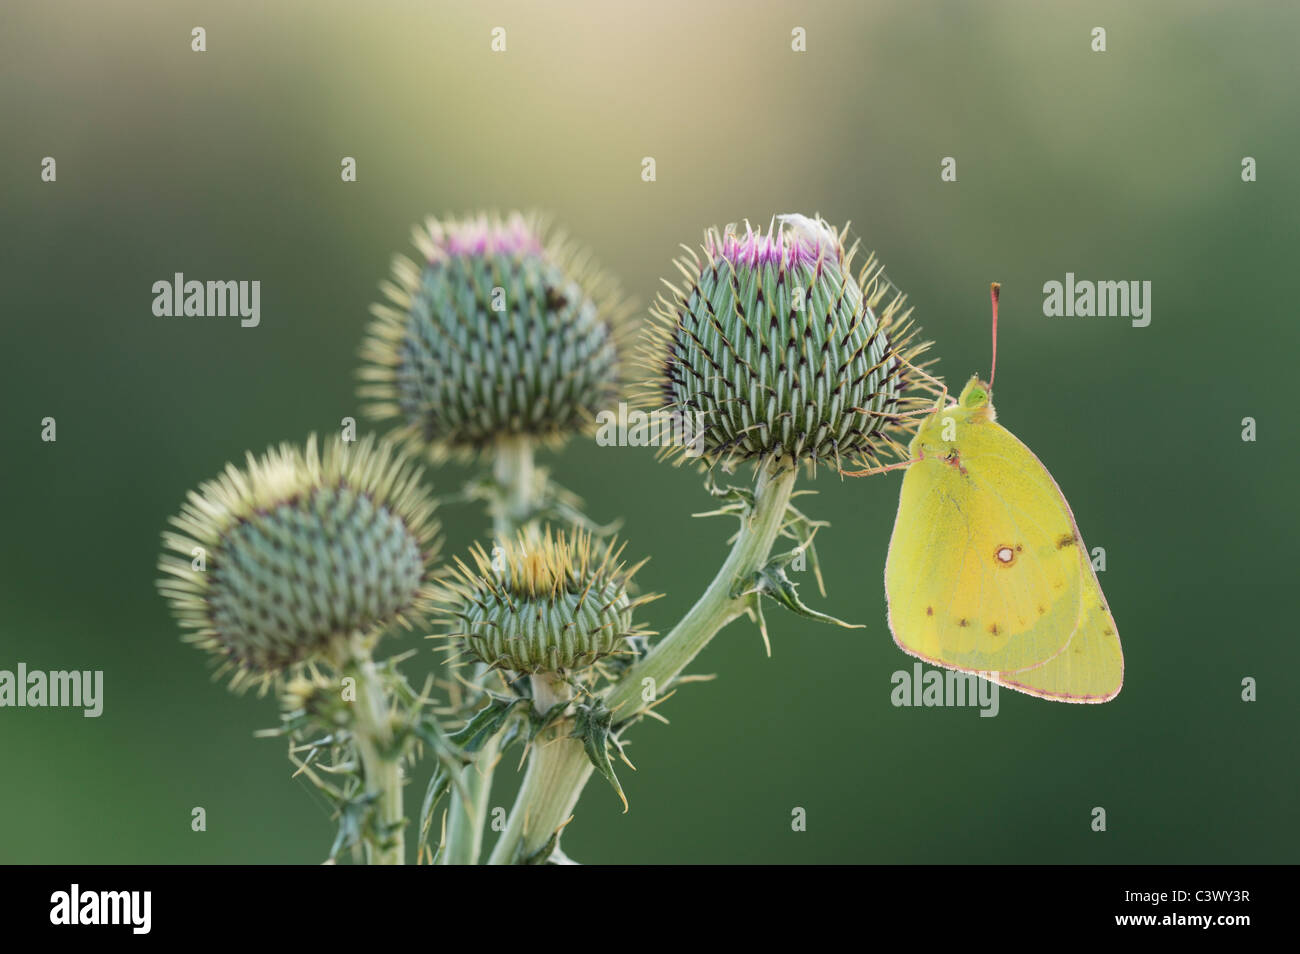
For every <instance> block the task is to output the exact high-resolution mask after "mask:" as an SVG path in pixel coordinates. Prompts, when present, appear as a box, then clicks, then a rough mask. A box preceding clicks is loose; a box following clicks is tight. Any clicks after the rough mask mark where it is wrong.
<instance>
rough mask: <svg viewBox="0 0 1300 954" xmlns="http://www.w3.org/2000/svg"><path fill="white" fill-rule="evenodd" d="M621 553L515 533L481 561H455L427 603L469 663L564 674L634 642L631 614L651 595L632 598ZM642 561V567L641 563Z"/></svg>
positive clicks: (578, 536) (584, 542) (639, 636)
mask: <svg viewBox="0 0 1300 954" xmlns="http://www.w3.org/2000/svg"><path fill="white" fill-rule="evenodd" d="M621 555H622V547H617V548H616V546H615V544H614V543H613V541H610V542H608V543H600V542H596V541H594V540H593V539H592V537H591V535H590V534H589V533H586V532H583V531H577V532H574V533H573V534H566V533H556V534H554V535H553V534H552V533H551V532H550V531H549V530H548V531H547V532H546V533H545V534H544V535H528V534H520V536H519V537H518V538H517V539H516V540H513V541H509V542H506V543H505V544H503V545H502V544H499V545H497V547H495V548H494V550H493V552H492V554H491V555H490V556H489V554H488V553H487V552H485V551H484V550H483V548H482V547H481V546H476V547H475V548H474V549H473V550H471V551H470V561H471V563H472V565H470V564H467V563H466V562H465V561H463V560H460V559H459V558H458V559H457V560H456V568H455V571H454V573H453V575H452V577H451V578H450V579H449V580H448V581H447V582H446V583H445V584H444V586H443V588H442V590H441V591H440V593H439V594H438V596H437V597H436V598H435V602H436V604H437V607H438V610H439V612H440V615H441V617H442V619H443V621H444V623H445V624H446V627H447V630H448V632H447V633H445V634H444V635H445V636H446V637H447V638H450V639H452V640H454V641H455V642H456V643H457V644H459V645H460V646H462V647H463V648H464V649H465V650H466V651H467V652H468V653H469V654H470V655H472V656H473V657H474V658H476V659H478V660H480V661H481V662H484V663H486V664H487V665H489V666H492V667H494V668H498V669H507V670H510V671H512V672H516V673H543V672H545V673H559V674H567V673H573V672H577V671H580V670H584V669H587V668H589V667H591V666H592V665H594V664H595V663H597V662H598V661H599V660H602V659H605V658H607V657H611V656H620V655H628V654H630V653H632V652H633V651H634V650H635V649H636V648H637V647H638V646H639V645H641V644H643V643H644V638H645V636H646V635H647V634H646V633H645V631H643V630H640V629H638V628H636V627H635V626H634V625H633V612H634V610H635V608H636V607H637V606H638V605H640V604H641V603H644V602H647V601H648V600H650V599H653V598H654V597H648V596H643V597H640V598H639V599H633V598H632V596H631V595H630V594H629V592H628V587H629V584H630V582H631V579H632V575H633V574H634V573H636V571H637V570H638V569H639V568H640V566H641V565H642V564H637V565H636V566H634V567H631V568H628V567H626V566H625V565H624V564H623V563H622V562H620V557H621ZM642 562H643V563H644V561H642Z"/></svg>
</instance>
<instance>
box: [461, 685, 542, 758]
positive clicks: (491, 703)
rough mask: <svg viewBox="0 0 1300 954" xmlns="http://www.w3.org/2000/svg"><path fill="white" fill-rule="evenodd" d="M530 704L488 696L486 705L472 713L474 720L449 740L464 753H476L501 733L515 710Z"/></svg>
mask: <svg viewBox="0 0 1300 954" xmlns="http://www.w3.org/2000/svg"><path fill="white" fill-rule="evenodd" d="M530 703H531V700H529V699H505V698H502V697H501V696H490V697H489V699H488V703H487V705H485V706H484V707H483V708H482V709H480V710H479V711H478V712H476V713H474V718H472V719H470V720H469V721H468V722H467V723H465V725H464V726H462V727H461V728H460V729H458V730H457V731H455V732H453V733H452V734H451V736H450V739H451V741H452V742H454V743H455V744H456V745H458V746H459V747H460V748H461V749H462V750H463V751H465V752H471V753H472V752H477V751H479V749H481V748H483V746H484V745H486V744H487V742H488V740H489V739H491V738H492V737H493V736H494V735H496V734H497V733H498V732H500V731H501V729H502V728H503V727H504V726H505V724H506V722H507V721H508V720H509V719H510V717H511V715H513V714H514V712H515V710H516V709H518V708H520V707H521V706H527V705H530Z"/></svg>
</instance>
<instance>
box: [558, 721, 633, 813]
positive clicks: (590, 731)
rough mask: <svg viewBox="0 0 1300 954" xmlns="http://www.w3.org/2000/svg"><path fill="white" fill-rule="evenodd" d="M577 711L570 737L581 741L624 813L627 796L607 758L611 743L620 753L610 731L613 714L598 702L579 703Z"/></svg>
mask: <svg viewBox="0 0 1300 954" xmlns="http://www.w3.org/2000/svg"><path fill="white" fill-rule="evenodd" d="M577 710H578V711H577V715H576V717H575V719H574V727H573V732H572V735H571V737H572V738H575V739H581V740H582V747H583V749H584V750H585V751H586V753H587V758H589V759H590V760H591V764H592V765H594V766H595V767H596V771H597V772H599V773H600V774H601V776H602V777H603V778H604V779H605V781H607V782H609V784H610V785H611V786H613V788H614V791H615V792H616V793H617V794H618V797H619V800H620V801H622V802H623V811H624V812H626V811H627V809H628V805H627V796H626V795H624V794H623V786H622V785H621V784H619V781H618V776H617V775H615V774H614V765H613V763H612V762H611V761H610V758H609V747H610V745H611V743H612V744H613V745H615V746H617V747H618V748H619V751H620V752H621V751H622V747H621V746H619V745H618V738H617V736H615V735H613V733H612V732H611V731H610V726H611V725H612V723H613V720H614V713H613V712H611V711H610V710H609V709H608V708H607V707H606V706H605V704H604V703H603V702H601V701H600V700H597V701H595V702H593V703H591V704H590V705H584V704H581V703H580V704H579V705H578V706H577Z"/></svg>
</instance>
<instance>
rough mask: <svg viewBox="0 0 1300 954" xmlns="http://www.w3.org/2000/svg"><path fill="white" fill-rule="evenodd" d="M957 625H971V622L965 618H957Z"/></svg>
mask: <svg viewBox="0 0 1300 954" xmlns="http://www.w3.org/2000/svg"><path fill="white" fill-rule="evenodd" d="M957 625H958V626H969V625H970V623H968V622H966V620H965V619H959V620H957Z"/></svg>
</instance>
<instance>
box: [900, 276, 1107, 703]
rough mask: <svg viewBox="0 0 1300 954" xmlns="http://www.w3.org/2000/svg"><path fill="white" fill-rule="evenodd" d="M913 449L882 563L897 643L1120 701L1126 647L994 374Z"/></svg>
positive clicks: (1022, 679)
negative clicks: (1011, 427)
mask: <svg viewBox="0 0 1300 954" xmlns="http://www.w3.org/2000/svg"><path fill="white" fill-rule="evenodd" d="M997 295H998V286H997V285H994V286H993V288H992V298H993V322H994V325H993V327H994V361H995V362H996V360H997V344H996V341H997ZM991 377H992V376H991V375H990V380H991ZM942 401H943V399H940V404H941V405H942ZM908 450H909V458H910V459H909V460H908V461H907V462H906V463H905V464H904V465H902V466H906V467H907V473H906V474H905V475H904V477H903V488H902V491H901V494H900V496H899V501H898V517H897V519H896V520H895V522H894V533H893V536H892V538H891V539H890V543H889V557H888V559H887V560H886V563H885V594H886V597H887V599H888V604H889V628H890V629H891V630H892V631H893V634H894V641H895V642H896V643H898V645H899V647H900V648H901V649H903V651H905V652H907V653H910V654H911V655H913V656H917V657H919V658H921V659H924V660H926V661H927V662H930V663H934V664H937V665H940V666H947V667H949V668H952V669H958V670H963V671H966V672H977V673H980V674H981V675H983V676H985V678H988V679H990V680H992V681H993V682H996V683H998V684H999V685H1002V686H1006V687H1007V688H1010V689H1015V690H1018V691H1020V692H1027V693H1029V694H1030V695H1034V696H1039V697H1041V698H1044V699H1052V700H1056V701H1060V702H1107V701H1109V700H1111V699H1113V698H1115V696H1116V695H1117V694H1118V693H1119V690H1120V687H1121V686H1122V685H1123V683H1124V655H1123V652H1122V651H1121V649H1120V643H1119V632H1118V630H1117V629H1116V626H1115V620H1114V618H1113V617H1112V616H1111V613H1110V609H1109V607H1108V606H1107V604H1106V597H1105V596H1103V595H1102V592H1101V585H1100V584H1099V583H1098V582H1097V575H1096V573H1095V572H1094V571H1093V567H1092V561H1091V560H1090V559H1089V555H1088V550H1087V548H1086V547H1085V546H1084V544H1083V539H1082V538H1081V537H1080V535H1079V528H1078V526H1077V525H1076V524H1075V521H1074V515H1073V514H1072V513H1071V512H1070V505H1069V504H1068V503H1067V502H1066V500H1065V497H1064V496H1063V495H1062V494H1061V491H1060V488H1058V487H1057V486H1056V482H1055V481H1054V480H1053V479H1052V476H1051V474H1049V473H1048V472H1047V468H1045V467H1044V466H1043V465H1042V464H1041V463H1040V462H1039V460H1038V458H1037V457H1035V456H1034V455H1033V453H1032V452H1031V451H1030V450H1029V448H1028V447H1026V446H1025V445H1024V444H1022V443H1021V442H1020V441H1019V440H1018V439H1017V438H1016V437H1015V435H1014V434H1012V433H1011V432H1010V431H1008V430H1007V429H1006V428H1004V427H1003V426H1002V425H1001V424H999V423H997V419H996V415H995V413H994V410H993V398H992V388H991V385H989V384H985V383H984V382H983V381H981V380H980V379H979V378H978V377H973V378H971V379H970V381H969V382H967V384H966V386H965V387H964V388H963V389H962V392H961V396H960V397H958V398H957V402H956V403H955V404H948V405H946V406H937V407H936V409H935V410H934V411H933V412H932V413H931V414H930V415H929V417H927V418H926V419H925V420H924V422H923V423H922V424H921V426H920V427H919V428H918V429H917V432H916V436H915V437H914V438H913V440H912V442H911V444H910V446H909V448H908ZM894 466H899V465H894Z"/></svg>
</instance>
